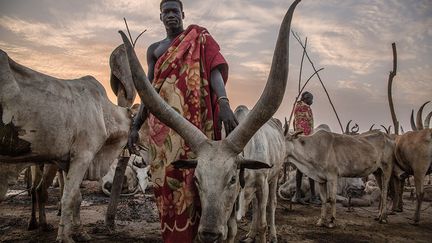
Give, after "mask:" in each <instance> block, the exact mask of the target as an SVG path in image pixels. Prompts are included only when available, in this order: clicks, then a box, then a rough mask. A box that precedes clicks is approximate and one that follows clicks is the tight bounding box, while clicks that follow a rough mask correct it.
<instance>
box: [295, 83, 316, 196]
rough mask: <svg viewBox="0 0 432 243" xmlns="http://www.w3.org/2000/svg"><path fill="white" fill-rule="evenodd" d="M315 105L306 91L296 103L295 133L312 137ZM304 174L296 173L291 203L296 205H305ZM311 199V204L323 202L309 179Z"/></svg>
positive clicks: (312, 181) (311, 96)
mask: <svg viewBox="0 0 432 243" xmlns="http://www.w3.org/2000/svg"><path fill="white" fill-rule="evenodd" d="M312 103H313V95H312V94H311V93H310V92H308V91H305V92H303V93H302V94H301V98H300V100H299V101H298V102H297V103H296V106H295V108H294V131H303V134H304V135H310V134H311V133H312V132H313V127H314V121H313V114H312V109H311V107H310V106H311V105H312ZM302 178H303V173H302V172H301V171H300V170H299V169H297V173H296V193H295V194H294V196H293V197H292V199H291V201H292V202H295V203H302V204H304V203H305V202H304V200H303V198H302V195H301V185H302ZM309 184H310V190H311V197H310V201H309V202H310V203H312V204H321V201H320V199H319V197H318V195H316V193H315V182H314V180H312V179H311V178H309Z"/></svg>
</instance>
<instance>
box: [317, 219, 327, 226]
mask: <svg viewBox="0 0 432 243" xmlns="http://www.w3.org/2000/svg"><path fill="white" fill-rule="evenodd" d="M316 225H317V226H318V227H323V226H325V225H324V220H323V219H318V222H317V224H316Z"/></svg>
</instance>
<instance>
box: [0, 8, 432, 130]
mask: <svg viewBox="0 0 432 243" xmlns="http://www.w3.org/2000/svg"><path fill="white" fill-rule="evenodd" d="M183 3H184V11H185V15H186V18H185V20H184V22H185V26H187V25H189V24H192V23H194V24H199V25H202V26H205V27H206V28H207V29H208V30H209V31H210V33H211V34H212V35H213V36H214V37H215V39H216V40H217V41H218V42H219V45H220V46H221V52H222V53H223V54H224V56H225V58H226V59H227V61H228V63H229V64H230V74H229V83H228V84H227V92H228V96H229V98H230V101H231V106H232V108H233V109H234V108H235V107H236V106H237V105H239V104H245V105H247V106H248V107H250V108H251V107H252V106H253V105H254V104H255V102H256V101H257V100H258V97H259V95H260V94H261V92H262V90H263V88H264V85H265V81H266V78H267V75H268V71H269V66H270V63H271V59H272V53H273V48H274V44H275V40H276V35H277V29H278V27H279V24H280V21H281V20H282V17H283V15H284V14H285V11H286V9H287V8H288V7H289V5H290V4H291V1H286V0H265V1H263V0H212V1H210V0H201V1H198V0H184V1H183ZM123 17H126V18H127V20H128V23H129V27H130V29H131V31H132V35H133V36H134V37H135V36H137V35H138V33H140V32H141V31H142V30H144V29H147V32H146V33H145V34H144V35H143V36H142V37H141V38H140V40H139V41H138V43H137V47H136V50H137V52H138V55H139V57H140V60H141V62H142V64H143V65H144V67H146V63H145V53H146V50H147V47H148V46H149V44H151V43H153V42H155V41H158V40H161V39H163V38H164V37H165V30H164V28H163V25H162V24H161V22H160V20H159V1H156V0H104V1H99V0H76V1H68V0H13V1H11V0H0V49H2V50H4V51H6V52H7V53H8V54H9V56H10V57H11V58H12V59H14V60H15V61H17V62H19V63H21V64H23V65H26V66H28V67H30V68H32V69H35V70H37V71H40V72H43V73H46V74H49V75H52V76H55V77H59V78H77V77H80V76H84V75H93V76H94V77H95V78H96V79H97V80H99V81H100V82H101V83H102V84H103V85H104V86H105V88H106V90H107V92H108V95H109V97H110V99H111V100H112V101H113V102H115V96H114V94H113V93H112V91H111V88H110V86H109V75H110V72H109V64H108V60H109V55H110V53H111V51H112V50H113V49H114V48H115V47H116V46H117V45H118V44H120V41H121V39H120V36H119V35H118V33H117V30H119V29H125V25H124V22H123ZM292 28H293V30H294V31H295V32H297V33H298V35H299V36H300V37H301V38H302V39H303V40H304V39H305V38H306V37H307V39H308V53H309V56H310V57H311V59H312V61H313V62H314V64H315V66H316V68H317V69H318V68H324V70H322V71H321V72H320V76H321V78H322V80H323V82H324V84H325V85H326V87H327V90H328V92H329V93H330V96H331V98H332V100H333V103H334V105H335V106H336V109H337V111H338V113H339V116H340V118H341V120H342V123H343V124H345V123H346V122H347V121H348V120H350V119H353V120H354V121H355V122H357V123H358V124H359V125H360V129H361V130H367V129H368V128H369V126H370V125H371V124H372V123H376V124H384V125H390V124H391V117H390V112H389V108H388V103H387V79H388V73H389V71H390V70H391V69H392V49H391V43H392V42H396V45H397V52H398V70H397V71H398V72H397V76H396V77H395V79H394V87H393V96H394V102H395V105H396V112H397V116H398V119H399V120H400V121H401V123H402V125H403V127H404V128H405V130H409V115H410V112H411V109H412V108H415V109H418V107H419V106H420V105H421V104H422V103H424V102H425V101H428V100H432V1H430V0H362V1H358V0H326V1H317V0H304V1H303V2H301V3H300V4H299V5H298V7H297V9H296V12H295V15H294V19H293V24H292ZM290 50H291V52H290V73H289V80H288V88H287V92H286V94H285V98H284V101H283V104H282V106H281V107H280V109H279V110H278V112H277V113H276V117H278V118H280V119H283V118H284V117H285V116H289V113H290V111H291V107H292V103H293V100H294V98H295V96H296V94H297V92H298V80H299V67H300V62H301V57H302V52H301V48H300V45H299V44H298V43H297V41H296V40H295V39H293V38H292V37H291V43H290ZM312 73H313V71H312V69H311V68H310V64H309V63H308V62H305V64H304V69H303V72H302V80H303V82H304V81H305V80H306V79H308V78H309V76H310V75H311V74H312ZM306 89H307V90H309V91H311V92H312V93H313V94H314V96H315V102H314V104H313V106H312V108H313V112H314V116H315V123H316V124H319V123H327V124H329V125H330V127H331V128H332V129H333V130H334V131H338V132H339V131H340V128H339V125H338V123H337V120H336V117H335V115H334V113H333V110H332V109H331V106H330V104H329V102H328V99H327V97H326V95H325V93H324V91H323V89H322V87H321V84H320V83H319V81H318V80H317V79H316V78H313V79H312V80H311V81H310V83H309V84H308V86H307V88H306ZM430 111H432V105H429V107H426V109H425V112H430Z"/></svg>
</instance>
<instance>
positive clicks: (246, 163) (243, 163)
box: [237, 159, 273, 170]
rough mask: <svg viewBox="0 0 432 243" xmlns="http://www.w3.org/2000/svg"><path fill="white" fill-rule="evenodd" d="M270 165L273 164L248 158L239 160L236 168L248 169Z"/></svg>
mask: <svg viewBox="0 0 432 243" xmlns="http://www.w3.org/2000/svg"><path fill="white" fill-rule="evenodd" d="M272 167H273V165H269V164H267V163H264V162H261V161H256V160H250V159H244V160H240V161H239V162H238V165H237V168H238V169H250V170H258V169H270V168H272Z"/></svg>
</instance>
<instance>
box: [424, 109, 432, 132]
mask: <svg viewBox="0 0 432 243" xmlns="http://www.w3.org/2000/svg"><path fill="white" fill-rule="evenodd" d="M431 118H432V111H431V112H430V113H429V114H428V115H427V116H426V118H425V120H424V128H425V129H428V128H430V122H431Z"/></svg>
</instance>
